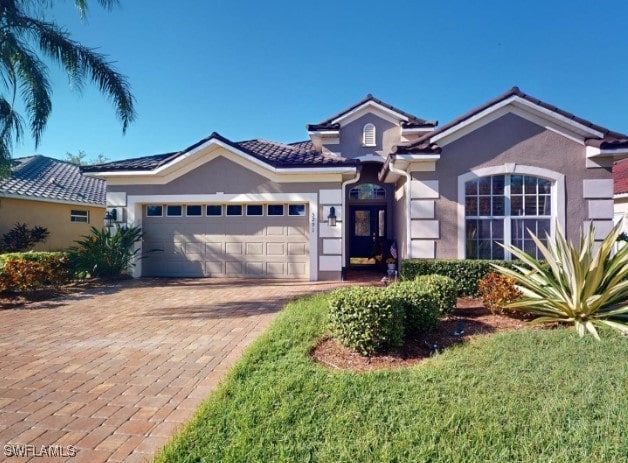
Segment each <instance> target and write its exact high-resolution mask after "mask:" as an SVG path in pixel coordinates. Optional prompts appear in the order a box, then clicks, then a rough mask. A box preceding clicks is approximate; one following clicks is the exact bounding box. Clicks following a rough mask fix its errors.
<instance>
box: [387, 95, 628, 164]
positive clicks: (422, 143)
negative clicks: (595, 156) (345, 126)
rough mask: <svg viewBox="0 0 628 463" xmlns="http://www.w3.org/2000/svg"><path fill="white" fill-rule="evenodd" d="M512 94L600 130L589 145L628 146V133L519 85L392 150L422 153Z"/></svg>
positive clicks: (604, 146) (401, 152) (605, 146)
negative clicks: (443, 135) (547, 100)
mask: <svg viewBox="0 0 628 463" xmlns="http://www.w3.org/2000/svg"><path fill="white" fill-rule="evenodd" d="M512 96H518V97H519V98H522V99H524V100H527V101H529V102H531V103H534V104H536V105H538V106H541V107H542V108H545V109H549V110H550V111H553V112H555V113H557V114H560V115H561V116H563V117H566V118H567V119H570V120H572V121H574V122H577V123H579V124H582V125H584V126H585V127H589V128H591V129H593V130H597V131H598V132H602V133H603V138H601V139H600V138H590V139H587V140H585V143H586V144H587V145H591V146H598V147H600V148H603V149H606V148H611V149H612V148H624V147H628V135H625V134H622V133H619V132H614V131H612V130H609V129H607V128H605V127H602V126H600V125H597V124H594V123H593V122H590V121H588V120H586V119H582V118H581V117H578V116H576V115H574V114H572V113H569V112H567V111H564V110H562V109H560V108H557V107H556V106H553V105H551V104H548V103H545V102H544V101H541V100H539V99H538V98H534V97H532V96H530V95H528V94H526V93H524V92H522V91H521V90H519V87H513V88H511V89H510V90H508V91H507V92H506V93H503V94H502V95H500V96H498V97H497V98H494V99H492V100H490V101H488V102H487V103H484V104H483V105H480V106H478V107H477V108H474V109H472V110H471V111H469V112H467V113H466V114H463V115H462V116H460V117H458V118H457V119H454V120H453V121H451V122H449V123H447V124H445V125H443V126H442V127H440V128H438V129H437V130H435V131H433V132H430V133H428V134H426V135H423V136H422V137H420V138H419V139H418V140H417V141H415V142H414V143H411V144H409V145H400V146H397V147H395V149H394V152H395V153H399V154H404V153H422V152H425V151H424V149H425V147H426V143H427V144H429V141H430V140H431V139H432V138H433V137H434V136H436V135H438V134H440V133H442V132H444V131H446V130H449V129H450V128H452V127H454V126H456V125H458V124H460V123H462V122H464V121H466V120H467V119H470V118H472V117H473V116H475V115H476V114H478V113H481V112H482V111H484V110H485V109H487V108H490V107H491V106H493V105H495V104H497V103H499V102H501V101H503V100H506V99H508V98H510V97H512Z"/></svg>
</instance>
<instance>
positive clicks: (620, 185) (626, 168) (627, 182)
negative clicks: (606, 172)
mask: <svg viewBox="0 0 628 463" xmlns="http://www.w3.org/2000/svg"><path fill="white" fill-rule="evenodd" d="M613 192H614V193H615V194H616V195H621V194H626V193H628V159H624V160H622V161H618V162H616V163H615V164H614V165H613Z"/></svg>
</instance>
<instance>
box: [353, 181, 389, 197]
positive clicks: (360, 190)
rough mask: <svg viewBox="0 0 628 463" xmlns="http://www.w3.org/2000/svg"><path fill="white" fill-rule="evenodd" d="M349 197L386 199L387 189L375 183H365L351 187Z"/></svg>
mask: <svg viewBox="0 0 628 463" xmlns="http://www.w3.org/2000/svg"><path fill="white" fill-rule="evenodd" d="M349 199H358V200H369V199H370V200H373V199H386V190H384V189H383V188H382V187H381V186H379V185H375V184H374V183H363V184H362V185H358V186H356V187H353V188H351V190H350V191H349Z"/></svg>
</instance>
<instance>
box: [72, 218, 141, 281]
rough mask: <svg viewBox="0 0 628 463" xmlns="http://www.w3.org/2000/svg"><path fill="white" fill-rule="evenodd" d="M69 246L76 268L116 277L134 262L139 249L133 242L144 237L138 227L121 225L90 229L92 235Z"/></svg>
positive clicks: (101, 275)
mask: <svg viewBox="0 0 628 463" xmlns="http://www.w3.org/2000/svg"><path fill="white" fill-rule="evenodd" d="M82 238H83V239H82V240H78V241H76V243H77V245H78V246H74V247H72V248H70V259H71V261H72V264H73V266H74V267H75V268H76V271H77V272H79V273H80V274H82V275H89V276H94V277H116V276H119V275H121V274H122V273H123V272H124V271H126V270H127V269H128V268H129V267H132V266H133V265H134V262H133V260H134V258H135V257H136V256H137V254H138V253H139V249H133V247H134V244H135V243H137V242H139V241H140V240H141V239H142V231H141V229H140V228H138V227H130V228H127V227H121V228H118V229H116V230H115V231H113V232H112V231H111V230H110V229H107V228H103V229H100V230H99V229H97V228H95V227H92V228H91V233H90V234H89V235H86V236H83V237H82Z"/></svg>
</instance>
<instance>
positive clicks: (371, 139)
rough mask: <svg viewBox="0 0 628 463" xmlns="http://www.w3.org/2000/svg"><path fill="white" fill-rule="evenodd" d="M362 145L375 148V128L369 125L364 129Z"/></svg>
mask: <svg viewBox="0 0 628 463" xmlns="http://www.w3.org/2000/svg"><path fill="white" fill-rule="evenodd" d="M362 145H364V146H375V126H374V125H373V124H371V123H368V124H366V125H365V126H364V128H363V129H362Z"/></svg>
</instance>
